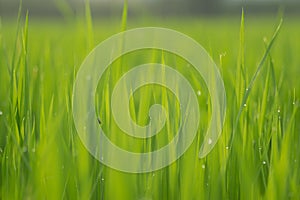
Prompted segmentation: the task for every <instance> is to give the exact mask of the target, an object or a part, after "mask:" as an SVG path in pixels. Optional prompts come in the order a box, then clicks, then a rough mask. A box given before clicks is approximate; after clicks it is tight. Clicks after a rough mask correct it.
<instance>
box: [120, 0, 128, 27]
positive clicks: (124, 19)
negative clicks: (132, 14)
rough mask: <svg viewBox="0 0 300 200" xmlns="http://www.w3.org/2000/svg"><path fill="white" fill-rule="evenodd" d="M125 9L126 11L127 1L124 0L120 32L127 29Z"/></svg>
mask: <svg viewBox="0 0 300 200" xmlns="http://www.w3.org/2000/svg"><path fill="white" fill-rule="evenodd" d="M127 9H128V0H124V4H123V13H122V24H121V31H125V30H126V28H127Z"/></svg>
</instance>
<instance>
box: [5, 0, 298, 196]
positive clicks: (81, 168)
mask: <svg viewBox="0 0 300 200" xmlns="http://www.w3.org/2000/svg"><path fill="white" fill-rule="evenodd" d="M127 7H128V3H127V1H125V3H124V9H123V15H122V21H121V31H124V30H126V29H127V26H128V24H127V20H128V19H127ZM85 8H86V12H85V13H86V16H85V21H84V24H82V21H80V20H79V21H73V22H72V21H71V20H70V18H68V20H67V22H66V23H70V24H60V23H58V22H55V23H53V22H49V24H47V23H43V24H42V23H40V22H37V21H35V20H36V19H32V20H31V19H30V17H29V16H30V13H29V14H28V12H27V14H26V15H25V19H23V14H22V9H21V6H20V10H19V15H18V19H17V23H16V24H17V28H16V30H17V31H16V36H12V35H11V31H12V30H14V26H15V23H13V26H12V25H11V24H8V23H5V21H3V20H2V25H1V24H0V80H1V81H0V82H1V83H0V199H184V200H185V199H299V198H300V196H299V192H298V190H299V188H300V164H299V163H300V160H299V156H300V136H299V132H300V125H299V124H297V122H298V121H299V119H300V113H299V111H298V108H299V101H298V98H297V95H298V94H299V93H300V88H299V85H300V82H299V80H297V77H296V76H295V73H296V72H298V73H299V70H298V68H297V64H298V65H299V62H300V60H299V58H298V55H297V52H299V50H300V47H299V46H297V45H296V44H294V43H293V41H292V42H291V41H289V40H283V39H281V38H285V37H286V38H288V37H289V36H295V35H296V34H295V35H292V33H291V32H289V31H287V30H290V29H291V30H294V31H295V32H296V33H297V32H299V30H298V29H293V27H295V22H287V23H286V26H285V28H286V29H284V28H283V30H282V32H283V33H282V34H285V35H281V37H278V33H279V29H280V28H281V25H282V21H280V23H279V25H278V26H277V28H276V29H275V32H274V34H273V36H272V37H271V40H270V41H269V42H267V41H265V44H264V45H262V46H260V45H259V44H257V42H256V41H257V40H258V38H259V37H256V36H254V34H253V35H251V34H249V35H248V37H247V31H245V25H244V13H243V14H242V18H241V24H240V40H239V42H238V40H234V39H230V41H229V42H226V41H225V42H224V41H223V42H224V44H221V41H222V40H223V39H224V38H222V37H221V36H220V34H222V33H223V32H222V33H220V32H219V34H218V35H217V36H213V33H214V32H215V31H216V30H218V29H219V28H218V27H213V26H218V20H215V21H214V23H215V25H214V24H213V26H212V25H211V21H210V22H209V23H210V24H209V23H205V22H203V21H196V22H195V21H193V22H191V23H189V24H188V25H184V24H182V26H183V30H187V32H189V33H190V34H191V35H194V36H197V35H199V34H200V37H204V38H205V37H206V38H209V36H207V35H212V36H211V37H214V39H215V40H216V41H218V42H219V45H220V46H223V47H224V46H228V48H230V49H235V48H236V47H238V46H240V47H239V52H234V51H229V52H228V53H227V55H226V56H221V59H220V70H221V72H222V76H223V78H224V82H225V87H226V91H227V97H228V100H227V102H228V105H227V117H226V121H225V124H224V129H223V133H222V136H221V137H220V139H219V141H218V143H217V145H216V146H215V148H214V149H213V151H212V152H211V153H210V154H209V155H208V156H207V157H206V158H203V159H199V158H198V151H199V149H200V145H201V143H202V139H203V136H204V135H203V134H204V133H205V130H206V128H207V127H206V126H207V122H208V120H209V115H210V111H209V109H210V108H209V105H210V102H209V100H207V99H209V94H208V92H207V90H206V88H205V85H204V83H203V80H202V79H201V77H199V75H197V74H195V73H194V72H195V71H193V69H192V67H188V63H186V61H185V60H183V59H182V58H180V57H178V56H175V55H172V54H170V53H168V52H161V51H158V50H144V51H142V52H134V53H132V54H128V55H125V56H124V57H122V58H120V59H118V60H116V61H115V62H114V63H113V64H112V66H111V67H110V68H109V70H107V71H106V72H105V76H104V78H102V79H101V80H100V82H99V85H98V89H97V95H96V96H97V98H96V100H95V101H96V107H97V108H96V109H97V111H98V114H99V118H100V119H101V122H102V123H101V126H103V129H104V130H105V131H106V134H107V136H108V137H109V138H110V139H111V140H112V141H114V142H115V143H116V144H118V145H119V146H121V147H122V148H125V149H128V150H131V151H135V152H143V151H145V152H147V151H152V150H153V149H157V148H160V147H161V146H163V145H165V144H167V143H168V141H170V138H172V137H173V135H172V133H173V132H175V131H173V130H176V128H177V125H178V119H177V116H178V113H179V106H180V105H179V104H178V103H174V101H175V100H174V97H173V96H172V94H170V92H169V91H168V90H166V89H164V88H163V89H162V88H160V87H158V86H147V87H143V88H141V89H140V90H138V91H137V92H136V94H134V95H133V97H132V99H131V101H130V105H129V106H130V110H131V115H132V119H133V120H135V121H136V122H137V123H138V124H147V122H148V118H147V116H148V111H149V107H150V106H151V105H152V104H154V103H160V104H162V105H163V106H164V107H165V109H166V110H169V111H170V113H171V112H173V113H172V116H173V117H169V119H168V120H169V121H171V123H168V124H167V125H166V127H165V129H163V130H162V133H160V134H159V135H158V136H157V137H154V138H152V139H150V140H148V139H147V140H145V141H143V140H133V139H131V140H130V139H129V138H128V136H125V134H124V133H122V131H121V130H120V129H118V128H117V126H116V125H115V123H114V121H113V118H112V116H111V114H110V113H111V112H110V96H111V93H112V89H113V86H114V85H115V84H116V81H117V80H118V79H119V78H120V77H121V76H122V74H123V73H124V72H126V71H128V70H129V69H131V68H132V67H133V66H136V65H138V64H142V63H145V62H158V63H163V64H167V65H169V66H173V67H174V68H175V69H176V70H178V71H180V72H181V73H182V74H183V75H184V76H185V77H187V78H188V80H190V81H191V84H192V85H193V87H194V88H195V90H197V89H199V88H200V90H201V95H199V97H198V98H199V107H200V109H201V116H208V117H206V118H207V119H206V118H205V117H203V118H201V119H202V121H201V123H200V128H199V133H198V135H197V137H196V139H195V141H194V142H193V144H192V145H191V146H190V148H189V149H188V151H186V152H185V154H184V155H183V156H182V157H181V158H180V159H178V160H177V161H176V162H174V163H172V164H171V165H170V166H168V167H165V168H163V169H161V170H158V171H154V172H151V173H144V174H130V173H123V172H120V171H116V170H113V169H111V168H109V167H106V166H104V165H103V164H101V163H100V162H99V161H97V160H96V159H94V158H93V157H92V156H91V155H90V154H89V153H88V151H87V150H86V149H85V148H84V146H83V144H82V143H81V141H80V139H79V137H78V136H77V133H76V129H75V127H74V124H73V119H72V107H71V106H72V101H71V99H72V88H73V83H74V80H75V76H76V72H77V71H78V69H79V66H80V64H81V62H82V60H83V58H84V57H85V56H86V55H87V53H88V52H89V51H90V50H91V49H92V48H93V47H94V45H95V43H96V41H97V42H99V41H101V40H103V39H105V37H106V36H107V35H106V33H103V31H108V32H109V33H110V32H113V30H115V28H114V27H109V26H105V28H106V29H103V28H102V27H101V28H97V27H98V23H103V24H105V25H107V24H109V23H106V22H105V21H95V22H94V23H93V21H92V16H91V12H90V8H89V1H88V0H87V1H86V7H85ZM149 20H150V19H149ZM187 20H188V19H187ZM230 20H232V19H230ZM249 20H250V19H249ZM150 21H151V20H150ZM178 21H179V22H180V23H182V20H181V21H180V20H179V19H175V22H178ZM132 23H134V21H132ZM147 23H148V22H147ZM149 23H150V24H151V22H149ZM187 23H188V22H187ZM198 23H199V24H200V25H199V26H200V28H199V29H197V26H198ZM257 23H259V22H257ZM296 24H297V22H296ZM117 25H118V24H114V25H113V26H117ZM161 25H162V26H163V25H164V24H161ZM228 26H229V25H228ZM262 26H264V24H262V25H261V24H258V25H252V27H253V28H261V27H262ZM118 27H120V26H118ZM191 27H192V28H191ZM202 27H208V28H207V29H208V30H207V31H208V33H206V34H205V32H198V31H195V30H194V28H195V29H196V30H200V29H201V28H202ZM234 28H235V27H234V26H233V25H232V26H229V27H227V28H223V29H222V30H223V31H224V32H225V31H227V32H226V33H227V34H228V37H229V38H236V35H234V34H235V33H232V29H233V30H234ZM82 30H87V31H86V32H83V31H82ZM119 30H120V28H119ZM256 30H258V29H256ZM264 30H265V29H264ZM266 30H268V29H266ZM179 31H180V30H179ZM245 33H246V34H245ZM198 37H199V36H198ZM276 38H277V39H278V45H277V46H276V49H274V51H271V48H272V47H273V46H274V41H275V39H276ZM196 39H198V40H199V41H202V42H204V46H209V45H206V44H207V43H209V42H210V41H212V40H213V39H208V40H210V41H203V40H202V39H201V38H200V39H199V38H196ZM280 39H281V40H280ZM249 43H253V44H249ZM246 44H249V46H250V47H253V48H256V49H259V50H257V51H258V52H256V54H255V53H253V51H252V53H253V54H254V55H250V53H249V52H251V51H250V50H249V48H248V49H247V48H246ZM251 45H252V46H251ZM282 48H284V49H282ZM211 49H212V50H211V54H212V55H213V54H218V52H220V51H223V49H222V47H219V48H216V47H214V46H213V44H212V45H211ZM289 49H290V51H289V54H288V53H285V51H288V50H289ZM246 50H248V51H246ZM263 50H264V51H263ZM261 52H263V54H262V55H263V56H262V59H261V60H260V61H259V63H258V65H257V68H255V69H254V70H253V69H252V68H251V66H253V65H255V62H256V61H257V60H256V57H255V56H259V54H260V53H261ZM271 52H272V54H271ZM236 54H238V56H236ZM236 57H238V59H236ZM284 58H288V59H284ZM236 60H237V64H236ZM293 60H294V61H293ZM283 65H284V66H285V67H286V69H282V66H283ZM186 69H189V70H186ZM162 73H164V72H162ZM128 89H130V88H128ZM175 102H176V101H175ZM203 105H204V106H203Z"/></svg>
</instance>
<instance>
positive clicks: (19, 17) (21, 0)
mask: <svg viewBox="0 0 300 200" xmlns="http://www.w3.org/2000/svg"><path fill="white" fill-rule="evenodd" d="M22 5H23V0H20V2H19V10H18V18H17V31H16V35H15V45H14V50H13V54H12V61H11V67H12V70H11V72H13V70H14V67H15V60H16V51H17V43H18V36H19V32H20V27H21V16H22Z"/></svg>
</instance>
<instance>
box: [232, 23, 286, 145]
mask: <svg viewBox="0 0 300 200" xmlns="http://www.w3.org/2000/svg"><path fill="white" fill-rule="evenodd" d="M282 22H283V19H282V18H281V19H280V22H279V25H278V26H277V28H276V30H275V32H274V34H273V36H272V39H271V41H270V43H269V45H268V46H267V48H266V50H265V53H264V55H263V57H262V59H261V61H260V62H259V64H258V67H257V69H256V71H255V73H254V75H253V77H252V79H251V80H250V83H249V85H248V87H247V89H246V92H245V94H244V96H243V100H242V103H241V105H240V108H239V112H238V115H237V117H236V121H235V124H234V127H233V131H232V137H231V141H230V143H229V144H230V145H229V146H230V151H231V149H232V145H233V141H234V137H235V134H236V129H237V125H238V122H239V119H240V116H241V114H242V111H243V108H244V104H246V102H247V99H248V97H249V95H250V92H251V89H252V87H253V84H254V82H255V80H256V78H257V76H258V74H259V72H260V71H261V69H262V67H263V65H264V63H265V61H266V59H267V57H268V55H269V52H270V50H271V48H272V46H273V44H274V41H275V39H276V38H277V36H278V33H279V31H280V29H281V26H282Z"/></svg>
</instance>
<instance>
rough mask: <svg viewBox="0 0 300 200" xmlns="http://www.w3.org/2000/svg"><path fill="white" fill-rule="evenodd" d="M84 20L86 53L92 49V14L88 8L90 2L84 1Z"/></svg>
mask: <svg viewBox="0 0 300 200" xmlns="http://www.w3.org/2000/svg"><path fill="white" fill-rule="evenodd" d="M85 20H86V25H87V33H88V35H87V43H88V51H89V50H91V49H92V48H93V47H94V32H93V21H92V13H91V7H90V1H89V0H85Z"/></svg>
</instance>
